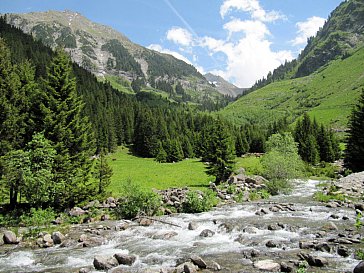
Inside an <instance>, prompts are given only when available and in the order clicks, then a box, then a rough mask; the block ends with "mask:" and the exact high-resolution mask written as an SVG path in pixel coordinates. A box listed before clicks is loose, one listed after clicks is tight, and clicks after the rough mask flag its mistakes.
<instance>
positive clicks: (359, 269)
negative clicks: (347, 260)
mask: <svg viewBox="0 0 364 273" xmlns="http://www.w3.org/2000/svg"><path fill="white" fill-rule="evenodd" d="M353 273H364V261H361V262H360V263H358V264H357V266H356V267H355V268H354V271H353Z"/></svg>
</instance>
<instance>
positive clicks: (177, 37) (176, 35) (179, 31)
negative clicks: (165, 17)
mask: <svg viewBox="0 0 364 273" xmlns="http://www.w3.org/2000/svg"><path fill="white" fill-rule="evenodd" d="M167 39H168V40H170V41H172V42H174V43H176V44H179V45H182V46H189V45H190V44H191V42H192V35H191V33H190V32H189V31H188V30H187V29H184V28H180V27H173V28H171V29H170V30H168V31H167Z"/></svg>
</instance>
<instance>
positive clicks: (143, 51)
mask: <svg viewBox="0 0 364 273" xmlns="http://www.w3.org/2000/svg"><path fill="white" fill-rule="evenodd" d="M7 21H8V22H9V23H10V24H12V25H14V26H16V27H18V28H20V29H21V30H23V31H24V32H26V33H29V34H32V35H33V36H34V37H35V38H36V39H39V40H41V41H42V42H43V43H45V44H46V45H48V46H51V47H52V48H55V47H57V46H62V47H64V48H65V50H66V51H68V52H69V53H70V55H71V57H72V59H73V60H74V61H75V62H76V63H78V64H79V65H80V66H82V67H84V68H86V69H87V70H89V71H90V72H92V73H93V74H95V75H96V76H98V77H105V78H107V79H108V80H110V78H111V79H112V80H113V81H118V80H115V77H117V78H120V79H121V80H128V81H129V82H131V81H133V80H135V79H142V80H143V81H144V82H145V83H146V84H147V85H149V86H155V85H156V82H158V81H163V82H168V83H170V84H171V85H175V84H176V83H177V82H179V83H180V84H181V85H182V86H183V88H184V89H185V90H186V93H188V96H185V98H189V99H190V100H193V101H194V102H197V103H199V102H201V101H202V100H204V99H206V97H207V98H209V99H211V100H214V101H216V100H218V99H219V97H221V95H220V93H219V92H218V90H217V89H216V88H214V87H213V86H212V85H211V84H209V82H208V81H207V80H206V79H205V78H204V76H203V75H201V74H200V73H199V72H198V71H197V70H196V68H195V67H193V66H192V65H190V64H187V63H185V62H184V61H181V60H179V59H176V58H174V57H173V56H171V55H168V54H162V53H159V52H157V51H154V50H150V49H147V48H145V47H142V46H140V45H137V44H135V43H133V42H132V41H130V40H129V39H128V38H127V37H125V36H124V35H123V34H121V33H119V32H118V31H116V30H114V29H112V28H110V27H108V26H104V25H100V24H97V23H94V22H92V21H90V20H89V19H87V18H85V17H84V16H82V15H81V14H79V13H77V12H72V11H63V12H61V11H48V12H32V13H25V14H7Z"/></svg>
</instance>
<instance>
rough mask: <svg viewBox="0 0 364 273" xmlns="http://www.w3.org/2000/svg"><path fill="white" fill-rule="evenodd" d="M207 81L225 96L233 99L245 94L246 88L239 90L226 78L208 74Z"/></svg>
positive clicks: (206, 75)
mask: <svg viewBox="0 0 364 273" xmlns="http://www.w3.org/2000/svg"><path fill="white" fill-rule="evenodd" d="M204 76H205V78H206V80H208V81H209V82H210V83H212V84H214V85H215V86H216V88H217V90H218V91H219V92H220V93H221V94H224V95H229V96H231V97H236V96H238V95H241V94H243V93H244V91H245V90H246V88H239V87H237V86H235V85H233V84H232V83H229V82H228V81H226V80H225V79H224V78H222V77H220V76H216V75H214V74H211V73H207V74H205V75H204Z"/></svg>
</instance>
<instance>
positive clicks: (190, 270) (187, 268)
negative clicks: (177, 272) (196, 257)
mask: <svg viewBox="0 0 364 273" xmlns="http://www.w3.org/2000/svg"><path fill="white" fill-rule="evenodd" d="M183 270H184V273H196V272H197V269H196V266H194V265H193V264H189V263H185V264H184V265H183Z"/></svg>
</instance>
